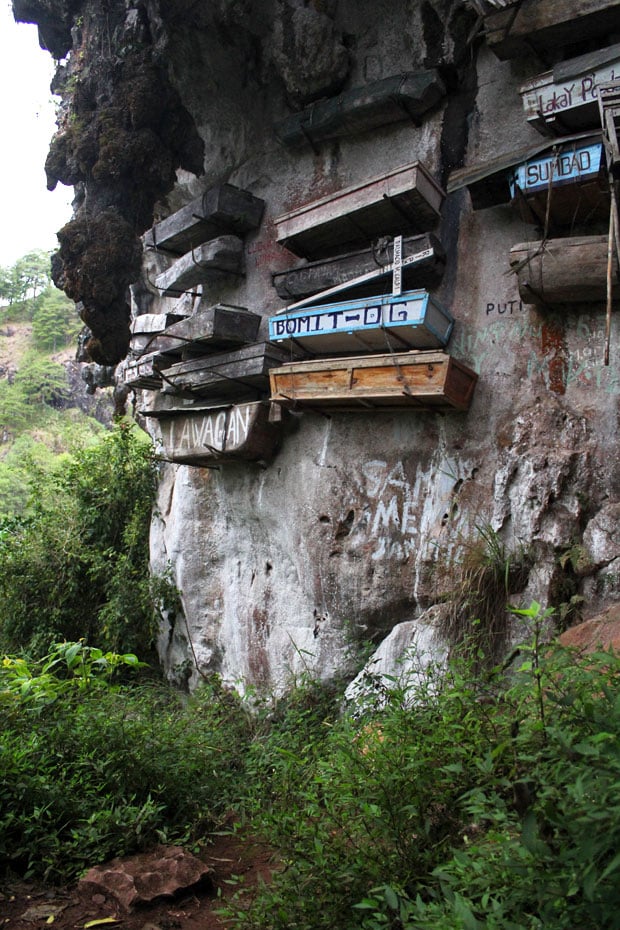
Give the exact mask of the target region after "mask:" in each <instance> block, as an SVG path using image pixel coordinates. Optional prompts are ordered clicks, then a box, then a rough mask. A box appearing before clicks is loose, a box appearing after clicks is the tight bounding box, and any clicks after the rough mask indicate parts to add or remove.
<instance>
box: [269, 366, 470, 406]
mask: <svg viewBox="0 0 620 930" xmlns="http://www.w3.org/2000/svg"><path fill="white" fill-rule="evenodd" d="M269 377H270V384H271V400H272V402H274V403H278V404H281V405H282V406H284V407H288V408H295V407H304V406H306V407H310V408H312V409H319V410H321V409H343V410H349V409H351V410H355V409H373V408H377V409H385V408H402V407H410V408H411V409H420V408H424V409H456V410H467V409H468V408H469V405H470V403H471V399H472V396H473V391H474V388H475V385H476V381H477V378H478V376H477V375H476V373H475V372H474V371H472V370H471V369H470V368H468V367H467V366H466V365H464V364H463V363H462V362H458V361H457V360H456V359H453V358H451V357H450V356H449V355H446V354H445V353H442V352H403V353H395V354H390V355H373V356H365V357H358V358H341V359H329V360H325V359H323V360H313V361H311V362H297V363H291V364H288V365H284V366H281V367H280V368H273V369H272V370H271V372H270V376H269Z"/></svg>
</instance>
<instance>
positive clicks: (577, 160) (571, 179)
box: [510, 142, 609, 226]
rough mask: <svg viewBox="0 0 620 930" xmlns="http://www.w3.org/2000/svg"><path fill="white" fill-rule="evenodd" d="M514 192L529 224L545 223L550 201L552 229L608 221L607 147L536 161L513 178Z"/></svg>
mask: <svg viewBox="0 0 620 930" xmlns="http://www.w3.org/2000/svg"><path fill="white" fill-rule="evenodd" d="M510 190H511V193H512V196H513V201H514V202H515V203H516V205H517V207H518V208H519V212H520V213H521V216H522V218H523V219H524V220H525V221H526V222H538V223H542V222H544V221H545V217H546V215H547V199H548V198H549V197H550V198H551V204H550V210H549V218H550V221H551V224H552V225H558V226H563V225H567V224H570V223H575V222H578V221H580V220H583V219H586V218H587V219H588V220H592V219H594V218H601V217H608V216H609V197H608V195H607V173H606V168H605V158H604V155H603V146H602V144H601V143H599V142H596V143H592V144H589V145H575V146H571V147H566V148H564V149H562V150H561V151H558V152H551V153H549V154H546V155H544V156H542V157H538V158H533V159H531V160H529V161H527V162H525V163H523V164H521V165H519V166H518V167H517V168H516V169H515V171H514V172H513V173H512V174H511V177H510Z"/></svg>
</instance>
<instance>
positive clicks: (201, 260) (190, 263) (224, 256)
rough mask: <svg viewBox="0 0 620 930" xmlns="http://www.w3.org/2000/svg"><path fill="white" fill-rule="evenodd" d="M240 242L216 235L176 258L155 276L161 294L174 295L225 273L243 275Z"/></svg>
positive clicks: (239, 240)
mask: <svg viewBox="0 0 620 930" xmlns="http://www.w3.org/2000/svg"><path fill="white" fill-rule="evenodd" d="M243 273H244V272H243V242H242V240H241V239H239V237H238V236H218V237H217V238H216V239H211V240H210V241H209V242H204V243H202V245H199V246H197V247H196V248H195V249H192V251H191V252H188V253H187V254H186V255H183V256H182V257H181V258H178V259H177V260H176V262H174V264H173V265H171V266H170V268H168V269H167V270H166V271H163V272H162V273H161V274H160V275H157V277H156V278H155V285H156V287H158V288H159V289H160V290H161V292H162V296H163V297H176V296H178V295H179V294H183V293H184V292H185V291H190V290H192V288H194V287H196V286H197V285H198V284H208V283H209V282H210V281H213V280H217V279H218V278H222V277H223V276H226V275H229V274H235V275H241V274H243Z"/></svg>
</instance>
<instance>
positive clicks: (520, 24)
mask: <svg viewBox="0 0 620 930" xmlns="http://www.w3.org/2000/svg"><path fill="white" fill-rule="evenodd" d="M619 21H620V0H570V2H567V0H523V2H522V3H520V4H516V5H514V6H512V7H508V8H507V9H505V10H498V11H497V12H493V13H490V14H489V15H488V16H486V17H485V20H484V28H485V34H486V41H487V44H488V45H489V47H490V48H491V49H492V50H493V52H494V53H495V54H496V55H497V57H498V58H500V59H501V60H506V59H508V58H518V57H520V56H523V55H530V54H531V53H532V51H535V52H537V53H538V54H539V55H541V56H542V57H543V58H544V56H545V55H546V54H548V53H549V52H550V51H551V50H552V49H556V48H562V47H563V46H567V45H573V44H576V43H581V42H585V41H586V40H588V39H595V38H601V37H606V36H609V35H613V34H615V33H617V31H618V22H619Z"/></svg>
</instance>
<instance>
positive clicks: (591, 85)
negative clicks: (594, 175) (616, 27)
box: [519, 45, 620, 135]
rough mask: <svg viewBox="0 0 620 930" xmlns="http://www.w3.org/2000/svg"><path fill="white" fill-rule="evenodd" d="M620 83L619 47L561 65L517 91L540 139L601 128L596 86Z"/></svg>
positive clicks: (609, 48)
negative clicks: (540, 133) (613, 82)
mask: <svg viewBox="0 0 620 930" xmlns="http://www.w3.org/2000/svg"><path fill="white" fill-rule="evenodd" d="M617 80H620V45H612V46H609V47H608V48H604V49H599V50H598V51H596V52H590V53H589V54H587V55H581V56H579V58H573V59H571V60H570V61H562V62H560V63H559V64H558V65H556V66H555V67H554V68H553V70H551V71H547V72H545V74H541V75H539V76H538V77H535V78H533V79H532V80H531V81H528V82H527V83H526V84H524V85H523V86H522V87H521V88H520V89H519V93H520V94H521V98H522V100H523V109H524V111H525V115H526V117H527V120H528V122H529V123H530V124H531V125H532V126H535V127H536V129H538V131H539V132H542V133H543V135H561V134H563V133H564V134H565V133H566V132H567V131H570V132H575V131H577V130H583V129H593V128H595V127H599V126H600V115H599V108H598V91H597V87H598V85H600V84H602V83H607V82H609V81H617Z"/></svg>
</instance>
